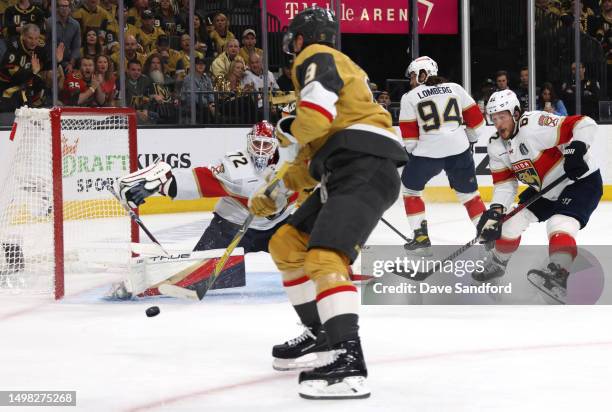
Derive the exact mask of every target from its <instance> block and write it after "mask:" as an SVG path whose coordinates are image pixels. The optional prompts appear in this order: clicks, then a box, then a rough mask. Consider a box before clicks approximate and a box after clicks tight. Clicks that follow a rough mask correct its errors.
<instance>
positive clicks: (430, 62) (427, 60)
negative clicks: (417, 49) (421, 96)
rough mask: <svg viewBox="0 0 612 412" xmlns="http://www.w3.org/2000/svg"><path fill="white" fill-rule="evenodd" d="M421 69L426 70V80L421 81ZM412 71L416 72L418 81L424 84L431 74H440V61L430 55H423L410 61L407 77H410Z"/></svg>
mask: <svg viewBox="0 0 612 412" xmlns="http://www.w3.org/2000/svg"><path fill="white" fill-rule="evenodd" d="M421 71H425V80H423V81H422V82H420V81H419V75H420V74H421ZM410 73H415V74H416V81H417V83H418V84H423V83H425V82H426V81H427V79H428V78H429V76H437V75H438V63H436V61H435V60H434V59H432V58H431V57H428V56H421V57H417V58H416V59H414V60H413V61H412V62H410V65H409V66H408V70H406V77H408V78H409V77H410Z"/></svg>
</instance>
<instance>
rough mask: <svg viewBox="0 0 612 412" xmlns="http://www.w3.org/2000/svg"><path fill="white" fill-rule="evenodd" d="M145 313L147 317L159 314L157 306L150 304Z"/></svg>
mask: <svg viewBox="0 0 612 412" xmlns="http://www.w3.org/2000/svg"><path fill="white" fill-rule="evenodd" d="M145 313H146V314H147V317H149V318H152V317H153V316H157V315H159V308H158V307H157V306H151V307H150V308H148V309H147V311H146V312H145Z"/></svg>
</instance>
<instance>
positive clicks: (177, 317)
mask: <svg viewBox="0 0 612 412" xmlns="http://www.w3.org/2000/svg"><path fill="white" fill-rule="evenodd" d="M427 207H428V209H427V211H428V219H429V222H430V233H431V237H432V240H433V242H434V243H437V244H444V243H452V244H460V243H464V242H467V241H468V240H470V238H471V237H472V236H473V234H474V229H473V226H472V225H471V223H470V222H468V220H467V216H466V214H465V211H464V209H463V207H462V206H461V205H459V204H437V205H428V206H427ZM611 216H612V204H602V205H600V207H599V209H598V210H597V211H596V212H595V214H594V215H593V217H592V220H591V222H590V223H589V226H588V227H587V228H586V229H585V230H583V231H581V232H580V235H579V237H578V242H579V243H581V244H603V245H605V244H610V243H611V242H610V240H611V237H610V233H611V232H612V219H610V217H611ZM386 217H387V218H388V220H389V221H391V222H392V223H393V224H395V225H397V226H398V228H399V229H400V230H402V231H403V232H405V233H406V234H408V227H407V224H406V223H405V218H404V217H403V210H402V207H401V205H400V204H399V203H398V204H397V205H395V206H394V207H393V208H392V209H391V210H390V211H389V212H388V213H387V215H386ZM209 219H210V214H209V213H188V214H179V215H173V216H167V215H151V216H144V217H143V220H144V221H145V223H147V224H148V225H150V226H151V227H152V228H153V229H154V230H153V231H154V232H155V234H156V235H158V238H159V239H160V241H161V242H162V243H163V244H166V245H171V246H172V247H180V246H183V247H191V246H192V245H193V244H194V243H195V242H196V241H197V239H198V237H199V236H200V234H201V232H202V230H203V229H204V228H205V227H206V225H207V222H208V221H209ZM369 243H375V244H400V243H403V242H402V241H401V239H400V238H399V237H398V236H397V235H395V234H394V233H393V232H391V231H390V230H389V229H387V228H386V227H385V226H383V225H382V224H381V225H379V227H378V228H377V229H376V231H375V232H374V233H373V235H372V237H371V239H370V242H369ZM523 243H524V244H546V232H545V226H544V225H542V224H540V225H534V226H533V227H531V228H530V229H529V230H528V231H527V232H526V233H525V236H524V237H523ZM247 271H248V274H247V287H245V288H242V289H235V290H225V291H212V292H210V294H209V295H208V296H207V297H206V298H205V300H204V301H202V302H199V303H195V302H187V301H179V300H175V299H172V298H151V299H146V300H139V301H130V302H108V301H105V300H104V299H102V296H103V294H104V293H105V292H106V290H107V289H108V287H109V285H110V283H112V282H113V281H116V280H117V279H118V278H119V277H120V275H118V274H117V273H112V274H102V273H100V274H95V275H92V276H87V277H79V276H78V275H75V276H71V277H69V278H68V279H67V282H66V283H67V293H68V294H67V297H66V298H65V299H64V300H63V301H61V302H53V301H52V300H50V298H49V297H43V296H35V297H27V296H4V295H3V296H0V348H1V350H0V390H27V389H30V390H76V391H77V408H74V407H71V408H65V410H67V411H74V410H84V411H148V410H152V411H158V410H159V411H162V410H163V411H235V410H236V411H251V410H267V411H270V410H279V411H280V410H285V411H291V412H294V411H309V410H312V411H320V410H340V409H342V410H345V409H347V408H351V410H352V411H355V412H356V411H365V410H397V411H419V412H424V411H470V412H471V411H513V412H514V411H544V410H553V409H554V410H556V411H576V410H584V411H587V410H608V409H609V405H610V404H611V403H612V395H611V392H610V382H611V381H612V328H611V327H610V325H611V322H610V319H612V307H609V306H570V307H557V306H364V307H362V311H361V335H362V340H363V344H364V350H365V354H366V358H367V361H368V367H369V373H370V379H369V380H370V386H371V388H372V397H371V398H370V399H367V400H361V401H335V402H334V401H306V400H303V399H301V398H299V397H298V396H297V392H296V388H297V373H294V372H284V373H281V372H276V371H273V370H272V367H271V356H270V354H271V347H272V345H273V344H276V343H280V342H282V341H284V340H286V339H288V338H292V337H294V336H296V335H297V334H299V333H300V332H301V331H300V329H299V328H298V326H297V325H296V317H295V315H294V313H293V311H292V310H291V308H290V306H289V304H288V303H287V301H286V298H285V296H284V293H283V291H282V287H281V282H280V276H279V274H278V273H277V272H276V269H275V267H274V265H273V263H272V262H271V260H270V259H269V257H268V256H267V255H266V254H263V253H260V254H255V255H253V256H247ZM606 293H610V286H607V287H606ZM152 305H157V306H159V307H160V308H161V314H160V315H159V316H157V317H155V318H147V317H146V316H145V314H144V311H145V309H146V308H147V307H149V306H152ZM1 409H2V408H1V407H0V410H1ZM11 410H12V409H11ZM53 410H54V411H59V410H62V408H53Z"/></svg>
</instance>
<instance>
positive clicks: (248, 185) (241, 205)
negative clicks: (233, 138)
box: [193, 152, 297, 230]
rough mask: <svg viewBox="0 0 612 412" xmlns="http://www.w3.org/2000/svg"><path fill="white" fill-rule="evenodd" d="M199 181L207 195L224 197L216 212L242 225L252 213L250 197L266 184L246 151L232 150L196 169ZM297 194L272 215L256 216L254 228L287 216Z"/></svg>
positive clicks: (273, 224)
mask: <svg viewBox="0 0 612 412" xmlns="http://www.w3.org/2000/svg"><path fill="white" fill-rule="evenodd" d="M193 173H194V177H195V180H196V184H197V185H198V190H199V191H200V195H201V196H203V197H221V199H220V200H219V202H218V203H217V206H216V207H215V213H217V214H218V215H219V216H221V217H222V218H223V219H226V220H228V221H230V222H232V223H235V224H238V225H242V223H244V221H245V219H246V218H247V216H248V215H249V211H248V208H247V205H248V201H249V197H250V196H251V194H253V192H255V191H256V190H257V189H259V188H260V187H261V186H262V185H263V184H264V183H265V180H264V176H263V174H261V175H259V174H257V173H256V172H255V168H254V166H253V163H252V162H251V158H250V156H248V154H247V153H246V152H231V153H228V154H226V155H225V156H224V157H223V159H221V160H220V161H218V162H217V163H216V164H213V165H211V166H208V167H196V168H194V169H193ZM296 198H297V195H294V196H291V197H290V198H289V199H288V200H287V207H285V208H284V209H282V210H280V211H279V212H278V213H276V214H274V215H272V216H268V217H255V219H253V223H252V224H251V226H250V228H252V229H257V230H267V229H271V228H272V227H274V226H275V225H276V224H278V223H279V222H281V221H282V220H284V219H286V218H287V217H288V216H289V215H290V214H291V212H292V211H293V209H294V207H295V199H296Z"/></svg>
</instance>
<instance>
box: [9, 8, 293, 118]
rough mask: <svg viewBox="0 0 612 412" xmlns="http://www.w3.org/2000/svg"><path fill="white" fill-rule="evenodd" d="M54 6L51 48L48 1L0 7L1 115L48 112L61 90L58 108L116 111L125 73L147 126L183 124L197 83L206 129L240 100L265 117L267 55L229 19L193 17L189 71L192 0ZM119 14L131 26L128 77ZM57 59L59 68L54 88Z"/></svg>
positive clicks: (253, 35) (128, 95) (274, 87)
mask: <svg viewBox="0 0 612 412" xmlns="http://www.w3.org/2000/svg"><path fill="white" fill-rule="evenodd" d="M56 4H57V10H56V17H57V21H56V25H57V47H56V48H53V47H51V25H52V20H51V10H50V7H51V1H49V0H0V62H1V66H0V107H1V109H0V111H2V112H12V111H14V110H15V109H16V108H17V107H20V106H22V105H28V106H30V107H41V106H51V105H52V98H51V88H52V85H53V82H54V81H57V84H58V88H59V101H60V102H59V103H60V104H61V105H70V106H77V105H78V106H87V107H100V106H116V105H119V104H120V102H119V88H120V82H119V70H124V71H125V74H126V77H125V104H126V105H127V106H131V107H133V108H135V109H136V110H137V114H138V118H139V121H140V122H142V123H162V124H163V123H168V124H171V123H178V122H179V112H180V110H179V108H180V107H181V106H182V107H183V108H184V107H186V106H185V105H188V104H189V103H190V92H191V81H192V79H193V80H194V91H195V101H196V105H197V111H198V113H199V114H200V115H201V116H202V118H203V120H204V121H208V120H212V119H213V118H214V117H215V116H220V115H223V114H224V112H232V111H236V110H235V109H236V108H235V107H234V110H232V106H235V104H236V101H237V100H240V99H242V100H243V101H244V102H243V103H245V104H247V103H249V104H250V105H251V106H252V107H254V108H256V109H255V110H262V107H263V104H262V93H261V91H262V90H263V86H264V76H263V74H264V73H263V59H264V58H265V56H264V55H263V50H262V49H261V48H258V47H257V46H256V45H257V32H256V31H255V29H254V28H247V29H245V30H243V31H242V33H233V32H232V31H231V28H230V25H229V22H230V20H229V17H228V15H227V13H225V12H221V11H216V12H210V13H207V14H204V13H199V12H196V13H195V15H194V19H193V24H194V27H193V29H194V34H195V39H194V41H193V44H194V56H195V61H194V62H193V63H194V64H193V65H192V64H191V63H192V62H191V61H190V59H191V57H190V56H191V53H190V52H191V50H190V48H191V44H192V42H191V37H190V35H189V32H190V30H189V18H188V5H189V1H188V0H131V1H130V0H126V1H125V10H118V7H117V1H116V0H57V3H56ZM196 7H197V3H196ZM119 13H123V17H124V22H125V25H124V31H123V33H124V44H123V52H124V56H125V60H124V61H125V65H124V67H123V68H121V67H120V55H121V49H120V48H121V46H120V44H119V34H118V33H119ZM51 53H55V55H56V58H57V63H58V66H57V70H56V72H57V78H56V79H53V78H52V69H53V68H52V54H51ZM192 66H193V67H194V70H191V68H192ZM279 75H281V76H280V77H281V79H280V80H281V82H282V85H283V89H282V90H283V91H284V92H288V91H291V90H292V89H293V85H292V84H291V80H290V76H291V72H290V70H281V71H280V73H279ZM277 76H278V75H277ZM268 79H269V83H268V85H269V88H270V90H271V91H279V90H280V87H279V84H278V83H277V81H276V77H275V75H274V73H272V72H268ZM218 106H221V107H218ZM187 107H188V106H187ZM224 107H225V110H224ZM184 111H185V110H184Z"/></svg>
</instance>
